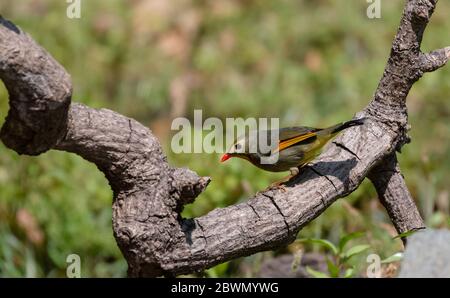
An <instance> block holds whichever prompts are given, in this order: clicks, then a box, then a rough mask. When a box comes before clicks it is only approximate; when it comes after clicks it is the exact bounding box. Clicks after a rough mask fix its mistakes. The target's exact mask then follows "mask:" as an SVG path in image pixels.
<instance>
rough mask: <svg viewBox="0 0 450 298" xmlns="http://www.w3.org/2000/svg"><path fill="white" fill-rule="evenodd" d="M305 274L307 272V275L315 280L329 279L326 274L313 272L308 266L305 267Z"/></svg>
mask: <svg viewBox="0 0 450 298" xmlns="http://www.w3.org/2000/svg"><path fill="white" fill-rule="evenodd" d="M306 272H308V273H309V275H311V276H312V277H315V278H329V277H330V276H328V274H326V273H324V272H320V271H317V270H314V269H312V268H311V267H309V266H306Z"/></svg>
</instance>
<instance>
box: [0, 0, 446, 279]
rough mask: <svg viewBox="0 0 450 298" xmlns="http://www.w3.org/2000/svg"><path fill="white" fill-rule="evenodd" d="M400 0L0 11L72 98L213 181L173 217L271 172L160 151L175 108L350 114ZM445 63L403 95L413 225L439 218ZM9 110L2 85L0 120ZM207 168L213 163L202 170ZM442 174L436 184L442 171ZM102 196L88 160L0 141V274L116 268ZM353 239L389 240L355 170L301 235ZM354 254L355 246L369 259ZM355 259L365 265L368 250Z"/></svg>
mask: <svg viewBox="0 0 450 298" xmlns="http://www.w3.org/2000/svg"><path fill="white" fill-rule="evenodd" d="M403 4H404V1H381V18H380V19H369V18H367V16H366V9H367V6H368V4H367V2H366V1H365V0H351V1H349V0H339V1H336V0H320V1H319V0H316V1H306V0H303V1H287V0H286V1H269V0H264V1H261V0H260V1H256V0H240V1H237V0H214V1H213V0H210V1H194V0H173V1H166V0H133V1H131V0H130V1H119V0H109V1H82V6H81V14H82V15H81V19H69V18H67V17H66V8H67V5H68V4H67V3H66V1H59V0H58V1H57V0H22V1H13V0H2V1H1V3H0V13H1V14H2V15H3V16H4V17H5V18H7V19H10V20H11V21H13V22H15V24H17V25H18V26H20V27H21V28H22V29H24V30H25V31H26V32H28V33H29V34H30V35H31V36H32V37H33V38H34V39H35V40H37V42H39V43H40V44H41V45H42V46H43V47H44V48H45V49H47V50H48V51H49V52H50V53H51V54H52V55H53V56H54V57H55V58H56V59H57V60H58V61H59V62H60V63H61V64H62V65H63V66H64V67H65V68H66V69H67V71H68V72H69V73H70V74H71V75H72V79H73V85H74V94H73V100H74V101H78V102H82V103H85V104H87V105H90V106H92V107H97V108H100V107H105V108H109V109H112V110H115V111H118V112H120V113H122V114H124V115H126V116H129V117H133V118H136V119H137V120H139V121H140V122H141V123H143V124H145V125H147V126H148V127H150V128H151V129H152V130H153V132H154V133H155V134H156V135H157V136H158V137H159V138H160V140H161V142H162V143H163V146H164V148H165V152H166V153H167V155H168V157H169V161H170V162H171V163H172V164H174V165H177V166H187V167H189V168H191V169H193V170H195V171H197V172H198V173H199V174H200V175H208V176H211V177H212V179H213V182H212V183H211V185H210V186H209V187H208V189H207V190H206V192H205V193H204V194H202V195H201V196H200V197H199V198H198V199H197V200H196V202H195V203H194V204H191V205H189V206H187V207H186V209H185V211H184V212H183V215H184V216H186V217H192V216H199V215H202V214H205V213H207V212H208V211H210V210H212V209H213V208H216V207H224V206H228V205H230V204H234V203H237V202H241V201H244V200H246V198H248V197H249V196H251V195H252V194H254V193H255V192H256V191H258V190H261V189H263V188H265V187H266V186H267V185H269V184H270V183H271V182H273V181H275V180H276V179H278V177H279V176H278V175H274V174H270V173H264V172H262V171H261V170H259V169H257V168H255V167H253V166H252V165H251V164H250V163H247V162H243V161H241V160H230V161H229V162H227V163H226V164H219V163H218V159H219V155H218V154H180V155H178V154H173V153H171V151H170V146H169V145H170V136H171V131H170V124H171V121H172V119H174V118H175V117H179V116H185V117H188V118H190V119H192V116H193V111H194V109H202V110H203V116H204V118H206V117H219V118H221V119H224V118H225V117H244V118H246V117H279V118H280V121H281V123H280V124H281V125H282V126H287V125H295V124H302V125H310V126H318V127H320V126H326V125H331V124H334V123H337V122H340V121H343V120H347V119H349V118H351V117H352V116H353V114H354V113H355V112H357V111H359V110H360V109H362V108H363V107H364V106H365V105H366V104H367V103H368V101H369V100H370V99H371V96H372V94H373V92H374V90H375V88H376V87H377V84H378V81H379V78H380V77H381V74H382V72H383V68H384V65H385V62H386V60H387V57H388V55H389V51H390V44H391V41H392V38H393V36H394V34H395V32H396V30H397V27H398V24H399V20H400V16H401V13H402V8H403ZM449 13H450V3H449V2H448V1H440V2H439V4H438V7H437V10H436V12H435V14H434V16H433V18H432V21H431V23H430V24H429V26H428V28H427V31H426V33H425V36H424V41H423V46H422V49H423V50H424V51H428V50H432V49H435V48H440V47H443V46H447V45H448V38H447V37H448V32H449V31H450V22H449V21H448V14H449ZM449 93H450V67H448V66H447V67H444V68H443V69H440V70H439V71H437V72H435V73H432V74H427V75H425V76H424V77H423V78H422V79H421V80H420V81H419V82H418V83H416V84H415V85H414V87H413V89H412V90H411V93H410V95H409V97H408V107H409V113H410V114H409V115H410V122H411V125H412V130H411V131H410V135H411V137H412V143H411V144H409V145H407V146H405V147H404V149H403V152H402V154H401V155H399V159H400V162H401V166H402V169H403V173H404V175H405V177H406V182H407V184H408V186H409V189H410V191H411V192H412V194H413V197H414V198H415V200H416V202H417V204H418V205H419V207H420V210H421V213H422V215H423V216H424V218H425V220H426V223H427V224H428V225H429V226H431V227H448V226H449V222H448V218H449V191H450V186H449V184H448V176H449V174H450V169H449V165H450V142H449V140H450V124H449V121H448V120H449V115H450V105H449V103H448V94H449ZM7 111H8V102H7V92H6V90H5V88H4V86H1V87H0V118H1V119H2V120H1V121H2V123H3V121H4V120H3V119H4V117H5V116H6V114H7ZM212 169H214V170H212ZM446 181H447V182H446ZM111 201H112V192H111V190H110V188H109V186H108V183H107V181H106V179H105V178H104V176H103V174H102V173H100V172H99V171H98V170H97V168H96V167H95V165H93V164H90V163H88V162H86V161H84V160H83V159H81V158H80V157H78V156H75V155H73V154H69V153H64V152H57V151H50V152H47V153H45V154H42V155H41V156H39V157H27V156H18V155H17V154H16V153H15V152H13V151H11V150H8V149H7V148H6V147H5V146H4V145H3V144H2V145H0V276H8V277H20V276H29V277H53V276H55V277H60V276H65V271H66V266H67V264H66V257H67V255H69V254H72V253H76V254H78V255H80V257H81V262H82V263H81V268H82V276H84V277H110V276H112V277H121V276H126V267H127V266H126V262H125V261H124V259H123V257H122V256H121V254H120V251H119V250H118V248H117V245H116V243H115V240H114V237H113V235H112V228H111ZM354 231H363V232H364V233H365V234H364V237H363V238H362V239H359V240H358V241H361V242H364V243H368V244H369V245H370V249H369V250H368V251H367V254H368V253H377V254H379V255H380V256H381V257H382V258H383V257H387V256H389V255H391V254H393V253H395V252H397V251H399V250H401V249H402V244H401V241H400V240H398V239H397V240H392V236H394V235H395V230H394V229H393V227H392V225H391V223H390V221H389V218H388V217H387V215H386V213H385V211H384V210H383V207H382V206H381V205H380V204H379V202H378V200H377V199H376V193H375V191H374V189H373V187H372V185H371V184H370V183H369V182H367V181H365V182H364V183H363V184H362V185H361V187H360V188H359V189H358V190H357V191H355V192H354V193H353V194H351V195H350V196H349V197H348V198H346V199H343V200H339V201H338V202H336V203H335V204H333V205H332V206H331V207H330V208H329V209H328V210H327V211H326V212H325V213H324V214H323V215H321V216H320V217H318V218H317V219H316V220H314V221H313V222H312V223H310V224H309V225H308V226H307V227H306V228H304V229H303V230H302V231H301V232H300V234H299V237H301V238H305V237H315V238H322V239H328V240H330V241H332V242H336V241H338V239H339V237H340V236H342V235H345V234H347V233H350V232H354ZM298 249H302V250H304V251H306V252H310V251H315V252H321V250H320V248H319V247H316V246H304V247H303V246H302V247H300V248H299V246H298V245H291V246H289V247H286V248H282V249H280V250H279V251H276V252H264V253H259V254H256V255H254V256H251V257H247V258H241V259H237V260H233V261H231V262H228V263H225V264H222V265H219V266H217V267H215V268H212V269H209V270H207V271H206V272H205V273H203V275H206V276H243V277H246V276H258V271H259V269H260V267H261V264H262V263H263V262H264V261H266V260H269V259H271V258H273V257H275V256H278V255H281V254H292V253H295V252H296V250H298ZM367 254H366V255H367ZM366 255H362V256H361V257H359V258H355V259H354V260H353V262H354V265H355V266H356V268H357V270H359V271H358V272H359V274H362V275H364V272H365V268H366V267H367V263H366V262H365V256H366Z"/></svg>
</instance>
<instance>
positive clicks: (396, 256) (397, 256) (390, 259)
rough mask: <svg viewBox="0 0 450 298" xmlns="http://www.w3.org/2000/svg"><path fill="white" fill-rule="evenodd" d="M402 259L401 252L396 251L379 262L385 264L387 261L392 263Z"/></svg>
mask: <svg viewBox="0 0 450 298" xmlns="http://www.w3.org/2000/svg"><path fill="white" fill-rule="evenodd" d="M402 259H403V253H402V252H398V253H395V254H393V255H392V256H390V257H387V258H386V259H384V260H382V261H381V263H382V264H387V263H392V262H398V261H401V260H402Z"/></svg>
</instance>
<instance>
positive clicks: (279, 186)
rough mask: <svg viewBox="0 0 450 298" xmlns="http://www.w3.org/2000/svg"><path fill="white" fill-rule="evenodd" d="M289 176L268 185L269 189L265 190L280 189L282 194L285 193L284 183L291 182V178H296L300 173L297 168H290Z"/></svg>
mask: <svg viewBox="0 0 450 298" xmlns="http://www.w3.org/2000/svg"><path fill="white" fill-rule="evenodd" d="M289 172H290V174H289V175H288V176H286V177H284V178H282V179H280V180H278V181H275V182H274V183H272V184H270V185H269V187H267V188H266V190H269V189H280V190H281V191H282V192H285V191H286V186H285V185H284V183H286V182H288V181H289V180H291V178H293V177H295V176H297V175H298V174H299V173H300V168H299V167H292V168H290V169H289Z"/></svg>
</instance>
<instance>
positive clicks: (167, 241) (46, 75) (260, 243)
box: [0, 0, 450, 277]
mask: <svg viewBox="0 0 450 298" xmlns="http://www.w3.org/2000/svg"><path fill="white" fill-rule="evenodd" d="M436 2H437V1H436V0H409V1H406V4H405V8H404V12H403V15H402V18H401V22H400V26H399V29H398V32H397V34H396V36H395V38H394V41H393V44H392V49H391V53H390V57H389V59H388V62H387V65H386V68H385V70H384V73H383V76H382V78H381V80H380V83H379V85H378V87H377V89H376V91H375V94H374V97H373V99H372V100H371V101H370V103H369V104H368V106H367V107H366V108H365V109H363V110H362V111H360V112H358V113H356V116H355V117H357V118H361V117H366V118H367V121H366V124H365V125H363V126H358V127H353V128H350V129H347V130H346V131H345V132H343V133H342V134H341V135H340V136H339V137H337V138H336V139H335V141H334V142H332V143H330V144H329V145H328V146H327V148H326V150H324V152H323V153H322V154H321V155H320V156H319V157H318V158H317V159H316V160H314V161H313V162H312V163H311V164H309V165H308V166H307V167H305V168H304V170H303V171H302V172H301V174H300V175H298V176H296V177H294V178H293V179H291V180H290V181H289V182H288V183H287V186H286V189H285V190H281V189H272V190H267V191H263V192H259V193H257V194H256V195H255V196H253V197H251V198H249V199H248V200H247V201H245V202H243V203H240V204H236V205H232V206H228V207H226V208H217V209H215V210H213V211H211V212H209V213H208V214H206V215H205V216H201V217H198V218H192V219H186V218H182V217H181V216H180V212H181V210H182V208H183V206H184V205H185V204H188V203H192V202H193V201H194V200H195V198H196V197H197V196H198V195H199V194H200V193H201V192H202V191H203V190H204V189H205V188H206V187H207V185H208V183H209V182H210V178H209V177H199V176H198V175H197V174H196V173H194V172H193V171H191V170H189V169H185V168H173V167H171V166H170V165H169V164H168V163H167V159H166V157H165V155H164V153H163V152H162V149H161V145H160V143H159V141H158V140H157V139H156V138H155V137H154V136H153V134H152V133H151V131H150V130H149V129H148V128H146V127H145V126H143V125H142V124H140V123H138V122H137V121H135V120H133V119H130V118H127V117H125V116H122V115H120V114H118V113H115V112H113V111H110V110H107V109H100V110H97V109H92V108H90V107H87V106H85V105H82V104H78V103H71V97H72V83H71V79H70V76H69V74H67V72H66V71H65V70H64V68H63V67H62V66H61V65H60V64H58V62H56V61H55V60H54V59H53V58H52V57H51V56H50V55H49V54H48V53H47V52H46V51H45V50H44V49H42V48H41V47H40V46H39V45H38V44H36V42H34V41H33V39H32V38H31V37H30V36H28V35H27V34H26V33H25V32H23V31H22V30H21V29H20V28H18V27H17V26H16V25H14V24H13V23H11V22H10V21H7V20H5V19H4V18H0V78H1V79H2V80H3V82H4V84H5V86H6V88H7V90H8V92H9V104H10V110H9V113H8V116H7V118H6V121H5V123H4V125H3V127H2V129H1V133H0V138H1V140H2V141H3V143H4V144H5V145H6V146H7V147H8V148H10V149H12V150H14V151H16V152H17V153H19V154H28V155H38V154H40V153H42V152H45V151H47V150H49V149H56V150H63V151H67V152H72V153H75V154H78V155H80V156H82V157H83V158H84V159H86V160H88V161H90V162H93V163H95V164H96V165H97V167H98V169H99V170H100V171H102V172H103V173H104V174H105V176H106V177H107V179H108V181H109V184H110V185H111V188H112V190H113V193H114V199H113V230H114V236H115V238H116V241H117V243H118V245H119V247H120V249H121V251H122V253H123V255H124V256H125V258H126V260H127V262H128V265H129V269H128V272H129V276H132V277H137V276H145V277H152V276H160V275H166V276H173V275H179V274H186V273H192V272H197V271H201V270H204V269H205V268H208V267H211V266H214V265H216V264H219V263H222V262H225V261H228V260H231V259H234V258H238V257H242V256H248V255H251V254H254V253H256V252H260V251H264V250H270V249H275V248H278V247H280V246H283V245H286V244H288V243H290V242H292V241H293V240H294V239H295V238H296V235H297V233H298V232H299V231H300V229H301V228H302V227H304V226H305V225H306V224H308V223H309V222H310V221H311V220H313V219H314V218H316V217H317V216H319V215H320V214H321V213H322V212H323V211H324V210H325V209H326V208H327V207H328V206H330V205H331V204H332V203H333V202H334V201H336V200H337V199H338V198H342V197H345V196H346V195H348V194H350V193H351V192H353V191H354V190H355V189H356V188H357V187H358V186H359V185H360V183H361V182H362V181H363V180H364V178H365V177H366V176H368V177H370V179H371V180H372V182H373V183H374V185H375V186H376V189H377V191H378V194H379V197H380V200H381V202H382V203H383V205H384V206H385V207H386V209H387V212H388V214H389V216H390V218H391V220H392V221H393V224H394V226H395V227H396V228H397V230H398V232H399V233H403V232H406V231H409V230H415V229H421V228H423V227H424V223H423V221H422V219H421V217H420V214H419V213H418V211H417V207H416V205H415V204H414V201H413V200H412V198H411V195H410V194H409V192H408V189H407V188H406V184H405V181H404V179H403V176H402V175H401V173H400V168H399V165H398V163H397V160H396V157H395V154H396V153H395V152H396V150H397V151H398V150H400V148H401V147H402V145H403V144H405V143H407V142H408V136H407V134H406V132H407V127H408V126H407V109H406V97H407V95H408V92H409V90H410V88H411V86H412V85H413V84H414V82H416V81H417V80H418V79H419V78H420V77H421V76H422V75H423V74H424V73H425V72H430V71H434V70H436V69H437V68H439V67H441V66H443V65H444V64H445V63H446V62H447V60H448V59H449V56H450V48H448V47H447V48H443V49H440V50H436V51H433V52H430V53H422V52H421V51H420V44H421V40H422V36H423V32H424V30H425V27H426V25H427V23H428V21H429V19H430V17H431V14H432V13H433V10H434V8H435V6H436Z"/></svg>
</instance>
